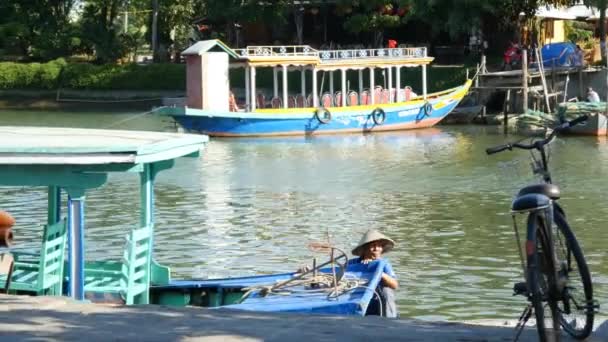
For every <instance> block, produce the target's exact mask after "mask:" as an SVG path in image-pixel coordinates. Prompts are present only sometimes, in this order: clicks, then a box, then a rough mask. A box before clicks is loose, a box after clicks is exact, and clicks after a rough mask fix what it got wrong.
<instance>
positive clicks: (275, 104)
mask: <svg viewBox="0 0 608 342" xmlns="http://www.w3.org/2000/svg"><path fill="white" fill-rule="evenodd" d="M270 105H271V107H272V108H275V109H276V108H283V100H281V98H280V97H273V98H272V100H271V101H270Z"/></svg>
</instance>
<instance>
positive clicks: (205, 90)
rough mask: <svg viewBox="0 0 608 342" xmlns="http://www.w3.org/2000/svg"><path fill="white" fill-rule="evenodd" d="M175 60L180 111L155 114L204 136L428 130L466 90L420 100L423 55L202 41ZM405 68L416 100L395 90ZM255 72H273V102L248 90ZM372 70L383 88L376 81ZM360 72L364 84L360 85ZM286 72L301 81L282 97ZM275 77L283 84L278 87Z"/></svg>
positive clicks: (422, 51) (401, 88) (420, 51)
mask: <svg viewBox="0 0 608 342" xmlns="http://www.w3.org/2000/svg"><path fill="white" fill-rule="evenodd" d="M215 50H220V51H219V52H216V51H215ZM182 54H183V55H184V56H185V57H186V61H187V66H188V69H187V99H186V103H185V104H184V105H179V106H166V107H162V108H160V109H158V110H157V112H158V113H159V114H162V115H168V116H171V117H172V118H173V119H174V120H175V121H176V122H177V123H178V124H179V125H181V126H182V127H183V128H184V129H185V130H186V131H189V132H196V133H202V134H207V135H210V136H221V137H246V136H256V137H257V136H287V135H317V134H336V133H369V132H379V131H395V130H406V129H416V128H428V127H431V126H433V125H435V124H437V123H438V122H439V121H441V120H442V119H443V118H444V117H446V116H447V115H448V114H449V113H450V112H451V111H452V110H453V109H454V108H455V107H456V106H457V105H458V103H459V102H460V101H461V100H462V98H463V97H464V96H465V95H466V94H467V92H468V90H469V88H470V86H471V80H467V81H466V82H465V83H464V84H463V85H461V86H458V87H455V88H452V89H448V90H445V91H441V92H437V93H433V94H427V85H426V67H427V65H428V64H430V63H431V62H432V61H433V57H429V56H427V49H426V48H424V47H420V48H390V49H356V50H315V49H313V48H312V47H310V46H307V45H304V46H249V47H247V48H245V49H234V50H233V49H230V48H229V47H227V46H226V45H224V44H223V43H222V42H220V41H217V40H210V41H201V42H198V43H197V44H195V45H193V46H191V47H190V48H188V49H187V50H185V51H184V52H183V53H182ZM229 57H230V59H229ZM409 67H420V68H422V89H421V93H420V94H416V93H415V92H414V91H413V89H412V88H411V87H410V86H408V85H404V84H402V82H401V69H402V68H409ZM236 68H242V69H244V72H245V79H246V81H245V101H244V103H238V102H237V100H236V99H235V96H234V94H233V92H232V91H231V90H230V83H229V77H228V74H229V71H230V70H232V69H236ZM260 68H271V69H272V70H273V94H272V96H269V98H267V96H266V95H267V94H266V93H265V92H263V91H258V90H257V89H256V70H257V69H260ZM378 69H380V71H381V72H382V75H383V76H382V77H383V78H384V81H383V82H377V81H376V77H377V76H376V70H378ZM365 70H368V72H367V73H368V74H369V81H368V80H365V81H364V75H363V74H364V71H365ZM294 72H295V73H296V74H298V76H299V78H300V80H301V89H299V90H298V91H297V92H290V91H289V89H288V83H289V82H288V74H290V73H291V75H293V74H294ZM337 72H339V76H340V83H341V85H340V87H339V89H337V91H336V89H334V74H337ZM353 72H357V73H358V82H357V84H358V87H357V89H352V88H351V87H350V81H348V79H349V75H350V76H351V77H352V76H354V74H353ZM279 73H282V77H283V79H282V81H281V82H279V78H278V74H279ZM307 75H310V76H307ZM319 75H321V77H322V78H321V82H320V83H321V85H320V86H319V85H318V83H319V82H318V77H319ZM326 76H327V77H326ZM292 77H293V76H292ZM307 77H310V78H312V82H310V81H307ZM326 78H328V80H326ZM366 78H367V77H366ZM279 83H281V85H282V93H281V94H279ZM379 83H382V85H381V84H379ZM309 85H310V87H309Z"/></svg>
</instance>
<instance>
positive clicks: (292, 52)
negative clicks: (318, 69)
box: [234, 45, 319, 57]
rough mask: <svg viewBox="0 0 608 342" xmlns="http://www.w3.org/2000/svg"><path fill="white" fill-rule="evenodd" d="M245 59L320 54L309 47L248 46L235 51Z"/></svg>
mask: <svg viewBox="0 0 608 342" xmlns="http://www.w3.org/2000/svg"><path fill="white" fill-rule="evenodd" d="M234 51H236V53H237V54H239V55H240V56H243V57H248V56H256V57H260V56H261V57H264V56H268V57H271V56H300V57H301V56H313V57H314V56H318V55H319V52H318V51H317V50H315V49H313V48H312V47H310V46H308V45H283V46H263V45H262V46H248V47H246V48H244V49H235V50H234Z"/></svg>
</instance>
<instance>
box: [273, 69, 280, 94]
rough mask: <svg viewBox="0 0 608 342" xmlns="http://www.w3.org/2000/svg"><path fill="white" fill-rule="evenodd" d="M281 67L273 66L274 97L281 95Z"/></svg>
mask: <svg viewBox="0 0 608 342" xmlns="http://www.w3.org/2000/svg"><path fill="white" fill-rule="evenodd" d="M278 78H279V69H277V67H273V68H272V87H273V90H274V97H279V79H278Z"/></svg>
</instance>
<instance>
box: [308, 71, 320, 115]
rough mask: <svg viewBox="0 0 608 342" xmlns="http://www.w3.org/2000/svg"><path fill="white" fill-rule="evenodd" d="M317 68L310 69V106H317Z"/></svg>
mask: <svg viewBox="0 0 608 342" xmlns="http://www.w3.org/2000/svg"><path fill="white" fill-rule="evenodd" d="M317 91H318V90H317V69H315V68H314V67H313V69H312V106H313V107H315V108H317V107H318V106H319V94H318V93H317ZM309 105H310V104H309Z"/></svg>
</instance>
